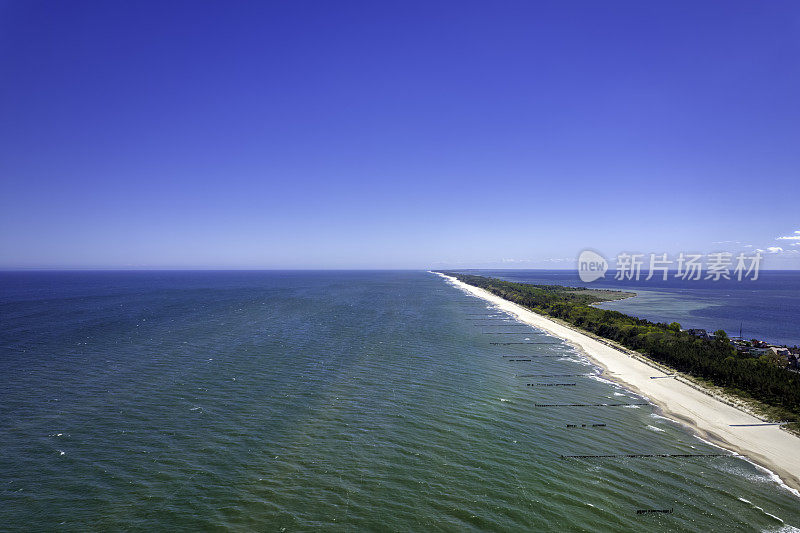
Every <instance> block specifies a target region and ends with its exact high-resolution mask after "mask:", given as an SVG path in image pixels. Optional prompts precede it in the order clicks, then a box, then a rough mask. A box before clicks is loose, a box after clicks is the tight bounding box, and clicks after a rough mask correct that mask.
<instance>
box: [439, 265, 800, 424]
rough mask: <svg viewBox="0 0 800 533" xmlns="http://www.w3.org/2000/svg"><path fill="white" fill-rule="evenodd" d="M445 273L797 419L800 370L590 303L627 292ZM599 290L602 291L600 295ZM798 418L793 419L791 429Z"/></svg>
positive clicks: (774, 412) (724, 342) (721, 341)
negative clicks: (513, 281) (532, 283)
mask: <svg viewBox="0 0 800 533" xmlns="http://www.w3.org/2000/svg"><path fill="white" fill-rule="evenodd" d="M445 274H447V275H449V276H453V277H456V278H457V279H459V280H461V281H463V282H464V283H468V284H470V285H474V286H476V287H480V288H483V289H486V290H488V291H489V292H491V293H494V294H496V295H498V296H500V297H502V298H504V299H506V300H509V301H512V302H514V303H517V304H520V305H522V306H524V307H527V308H529V309H531V310H533V311H536V312H537V313H541V314H544V315H547V316H550V317H553V318H557V319H561V320H563V321H566V322H568V323H570V324H572V325H573V326H577V327H579V328H581V329H584V330H586V331H589V332H591V333H594V334H595V335H598V336H600V337H604V338H606V339H610V340H613V341H615V342H617V343H619V344H621V345H622V346H625V347H626V348H630V349H631V350H636V351H638V352H640V353H643V354H645V355H646V356H648V357H649V358H651V359H652V360H654V361H657V362H658V363H661V364H664V365H668V366H670V367H672V368H674V369H675V370H677V371H679V372H684V373H686V374H688V375H690V376H693V377H694V378H697V379H699V380H701V381H704V382H706V383H708V384H712V385H716V386H719V387H722V388H723V389H724V390H725V391H726V392H728V393H731V394H734V395H737V396H739V397H742V398H745V399H747V400H756V401H757V402H760V403H761V404H762V406H761V407H762V411H763V412H764V414H766V415H768V416H770V417H773V418H777V419H783V420H786V419H789V420H795V421H796V420H800V374H797V373H794V372H789V371H787V370H785V369H784V368H780V367H778V366H776V365H775V364H772V363H770V362H769V361H767V360H766V359H764V358H762V359H756V358H751V357H743V356H740V355H737V354H736V351H735V349H734V348H733V347H732V346H731V344H730V342H729V341H728V339H727V336H724V337H723V336H720V337H719V338H717V339H711V340H706V339H700V338H697V337H694V336H692V335H690V334H688V333H686V332H682V331H680V325H679V324H677V323H675V322H673V323H672V324H662V323H653V322H650V321H648V320H643V319H639V318H635V317H632V316H628V315H625V314H623V313H620V312H618V311H609V310H604V309H598V308H596V307H592V305H591V304H593V303H597V302H600V301H604V300H611V299H619V298H621V297H624V296H626V295H628V294H629V293H620V292H619V291H601V290H588V289H581V288H572V287H561V286H558V285H531V284H526V283H512V282H508V281H502V280H499V279H494V278H486V277H482V276H474V275H468V274H458V273H454V272H445ZM602 293H607V294H606V295H603V294H602ZM798 425H799V424H797V423H796V422H795V423H794V424H792V426H794V427H793V428H792V429H794V430H796V429H797V427H796V426H798Z"/></svg>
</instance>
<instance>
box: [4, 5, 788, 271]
mask: <svg viewBox="0 0 800 533" xmlns="http://www.w3.org/2000/svg"><path fill="white" fill-rule="evenodd" d="M799 63H800V5H798V4H797V3H796V2H790V1H787V2H780V1H773V2H757V1H753V2H730V1H725V2H641V1H631V2H596V1H590V2H577V1H575V2H527V1H526V2H461V1H459V2H408V1H403V2H353V1H342V2H323V1H317V2H303V1H293V2H194V1H193V2H35V1H27V0H26V1H17V2H7V1H2V2H0V72H2V80H3V81H2V82H0V116H2V117H3V119H2V120H0V184H1V185H2V195H0V227H2V231H0V251H1V252H0V267H3V268H18V267H45V268H63V267H67V268H80V267H88V268H99V267H110V268H159V267H169V268H197V267H200V268H428V267H432V266H433V267H443V266H465V267H466V266H474V267H493V266H507V267H518V268H542V267H566V266H571V264H569V262H570V261H571V260H572V259H574V258H575V257H576V256H577V254H578V252H579V251H580V250H582V249H584V248H587V247H589V248H593V249H596V250H599V251H601V252H603V253H605V254H606V255H608V256H614V255H616V254H617V253H619V252H621V251H640V252H644V253H648V252H654V253H661V252H670V253H677V252H679V251H702V252H708V251H720V250H730V251H736V250H738V249H756V248H760V249H763V250H765V254H767V255H768V256H769V257H768V259H767V261H766V263H765V266H766V267H767V268H769V267H774V268H778V267H794V268H800V259H799V258H798V256H800V246H796V245H797V244H800V239H797V238H795V239H782V240H778V239H777V238H778V237H781V236H784V237H791V236H796V234H795V233H794V232H795V231H797V230H800V215H798V213H800V209H798V205H797V204H798V194H797V193H798V185H799V184H800V149H798V147H800V96H798V95H800V68H798V67H800V64H799ZM747 245H749V246H747ZM745 246H747V248H744V247H745ZM778 248H780V250H778ZM770 251H772V252H773V253H769V252H770Z"/></svg>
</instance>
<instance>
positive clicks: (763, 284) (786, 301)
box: [463, 270, 800, 346]
mask: <svg viewBox="0 0 800 533" xmlns="http://www.w3.org/2000/svg"><path fill="white" fill-rule="evenodd" d="M463 272H469V273H473V274H478V275H486V276H492V277H497V278H500V279H505V280H508V281H517V282H522V283H542V284H558V285H566V286H571V287H595V288H600V289H617V290H626V291H633V292H636V293H637V296H636V297H635V298H627V299H625V300H619V301H616V302H606V303H603V304H600V305H598V307H602V308H603V309H614V310H616V311H620V312H622V313H625V314H629V315H633V316H637V317H640V318H646V319H648V320H652V321H654V322H667V323H669V322H679V323H680V324H681V326H683V327H684V328H702V329H706V330H708V331H716V330H718V329H724V330H725V331H727V332H728V335H730V336H738V335H739V330H740V328H741V331H742V336H743V337H744V338H745V339H753V338H757V339H759V340H766V341H768V342H774V343H778V344H786V345H789V346H794V345H800V272H799V271H780V270H772V271H761V272H760V273H759V277H758V279H757V280H755V281H752V280H743V281H736V280H724V279H723V280H720V281H712V280H698V281H688V280H681V279H675V278H674V277H673V276H670V277H669V278H668V279H667V280H666V281H663V280H662V279H660V277H659V276H660V274H657V275H656V276H655V277H654V278H653V279H651V280H649V281H646V280H645V279H644V278H645V277H646V276H644V275H643V276H642V279H640V280H639V281H635V280H622V281H619V280H615V279H614V271H611V272H608V273H606V277H605V278H604V279H600V280H597V281H594V282H591V283H584V282H582V281H581V280H580V279H579V278H578V275H577V272H575V271H568V270H464V271H463Z"/></svg>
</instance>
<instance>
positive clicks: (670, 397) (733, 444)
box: [432, 272, 800, 497]
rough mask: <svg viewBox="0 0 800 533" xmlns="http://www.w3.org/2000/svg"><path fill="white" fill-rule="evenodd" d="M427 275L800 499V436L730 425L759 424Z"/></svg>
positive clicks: (480, 293) (687, 386) (643, 363)
mask: <svg viewBox="0 0 800 533" xmlns="http://www.w3.org/2000/svg"><path fill="white" fill-rule="evenodd" d="M432 273H433V274H436V275H438V276H441V277H442V278H444V279H445V280H447V281H448V282H449V283H451V284H452V285H454V286H456V287H458V288H460V289H462V290H464V291H465V292H467V293H469V294H472V295H474V296H476V297H478V298H481V299H483V300H486V301H487V302H489V303H491V304H494V305H496V306H497V307H499V308H500V309H502V310H503V311H505V312H507V313H509V314H511V315H513V316H514V317H515V318H516V319H517V320H519V321H521V322H523V323H526V324H528V325H531V326H533V327H535V328H538V329H541V330H544V331H546V332H548V333H550V334H551V335H554V336H556V337H559V338H561V339H563V340H565V341H566V342H567V343H569V344H570V345H572V346H573V347H575V349H576V350H577V351H578V352H579V353H581V354H583V355H585V356H586V357H587V358H588V359H589V360H590V361H592V362H593V363H595V364H596V365H598V366H599V367H601V368H602V369H603V371H604V372H603V377H604V378H606V379H609V380H612V381H614V382H616V383H619V384H621V385H624V386H625V387H627V388H629V389H631V390H632V391H634V392H636V393H637V394H640V395H642V396H644V397H645V398H646V399H647V400H648V401H649V402H651V403H652V404H654V405H655V406H656V407H657V408H658V409H659V410H660V411H661V414H663V416H665V417H667V418H670V419H671V420H674V421H675V422H678V423H679V424H682V425H683V426H686V427H688V429H689V430H691V431H692V432H693V433H695V434H696V435H698V436H699V437H700V438H702V439H704V440H707V441H708V442H710V443H711V444H713V445H715V446H719V447H722V448H724V449H727V450H730V451H732V452H735V453H738V454H740V455H743V456H744V457H743V458H745V459H746V460H748V461H750V462H751V463H753V464H755V465H756V466H758V467H761V468H763V469H766V470H769V471H770V472H771V473H773V474H775V475H776V476H777V477H778V478H779V479H780V481H781V483H782V484H784V485H785V486H786V487H787V488H788V489H789V490H791V491H792V492H793V493H794V494H795V495H796V496H798V497H800V461H797V458H796V457H795V456H796V454H797V452H798V450H800V437H797V436H795V435H793V434H791V433H789V432H787V431H784V430H782V429H780V426H751V427H731V425H732V424H759V423H762V422H763V420H761V419H760V418H758V417H757V416H755V415H753V414H751V413H748V412H746V411H744V410H742V409H740V408H738V407H736V406H734V405H732V404H730V403H728V402H726V401H724V400H723V399H720V398H719V397H717V396H716V395H715V394H714V393H713V392H711V391H707V390H703V389H701V387H700V386H699V385H697V384H694V383H689V382H686V381H684V380H682V379H677V378H672V379H650V378H651V377H652V376H667V375H668V374H667V372H665V371H664V370H663V369H662V368H660V367H659V366H658V365H657V364H656V363H655V362H650V361H649V360H648V359H647V358H646V357H645V356H643V355H641V354H638V353H636V352H631V351H629V350H626V351H622V350H619V349H617V348H615V347H614V346H613V345H611V344H609V343H608V342H603V341H602V340H599V338H595V337H593V336H591V335H590V334H589V333H588V332H583V331H580V330H578V329H575V328H574V327H571V326H567V325H565V324H562V323H559V322H557V321H555V320H553V319H551V318H549V317H546V316H544V315H540V314H538V313H535V312H533V311H531V310H529V309H526V308H524V307H522V306H520V305H518V304H515V303H513V302H510V301H508V300H505V299H503V298H501V297H500V296H496V295H494V294H492V293H490V292H488V291H486V290H484V289H481V288H479V287H475V286H472V285H468V284H466V283H464V282H462V281H459V280H457V279H456V278H453V277H451V276H447V275H445V274H441V273H439V272H432Z"/></svg>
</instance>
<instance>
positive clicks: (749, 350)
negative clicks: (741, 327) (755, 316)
mask: <svg viewBox="0 0 800 533" xmlns="http://www.w3.org/2000/svg"><path fill="white" fill-rule="evenodd" d="M683 331H685V332H686V333H688V334H689V335H694V336H695V337H698V338H700V339H706V340H710V339H714V338H716V336H717V335H719V334H721V333H720V332H721V331H722V330H720V331H717V332H716V333H709V332H708V331H706V330H704V329H686V330H683ZM723 333H724V332H723ZM726 338H727V335H726ZM728 342H730V344H731V346H733V348H734V349H735V350H736V353H737V355H739V356H741V357H753V358H760V357H766V358H770V360H772V361H774V363H775V364H776V365H777V366H782V367H785V368H786V369H787V370H791V371H794V372H800V347H798V346H793V347H791V348H790V347H788V346H784V345H776V344H770V343H768V342H764V341H760V340H758V339H750V340H745V339H743V338H741V337H731V338H728Z"/></svg>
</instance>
